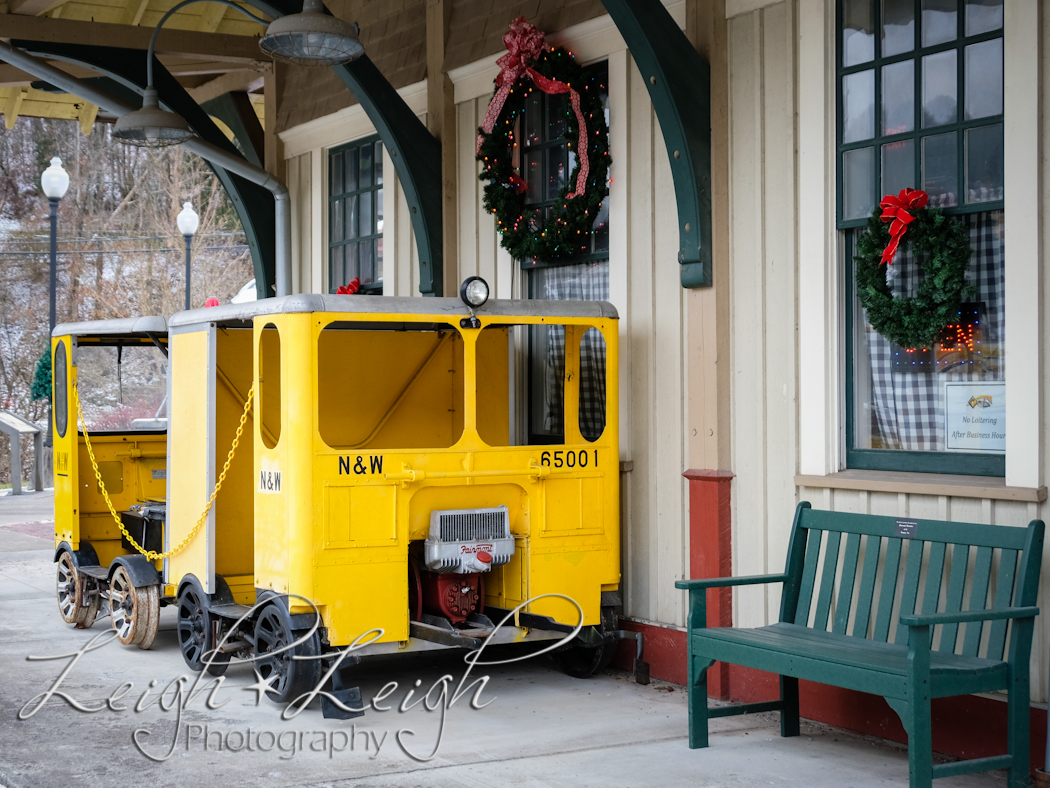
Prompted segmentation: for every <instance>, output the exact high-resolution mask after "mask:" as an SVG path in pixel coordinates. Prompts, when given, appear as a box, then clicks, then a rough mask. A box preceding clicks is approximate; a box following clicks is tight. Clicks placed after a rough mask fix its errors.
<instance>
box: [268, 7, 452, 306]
mask: <svg viewBox="0 0 1050 788" xmlns="http://www.w3.org/2000/svg"><path fill="white" fill-rule="evenodd" d="M247 2H248V4H249V5H251V6H254V7H255V8H257V9H258V10H260V11H262V12H263V13H265V14H267V15H269V16H271V17H273V18H275V19H276V18H277V17H279V16H287V15H288V14H295V13H298V12H299V11H301V10H302V2H300V0H247ZM325 12H326V13H330V12H329V11H328V10H327V9H325ZM331 68H332V70H333V71H334V72H335V73H336V75H337V76H338V77H339V79H340V80H342V82H343V84H344V85H346V87H347V89H348V90H349V91H350V92H351V93H352V94H353V95H354V98H356V99H357V100H358V102H360V104H361V107H362V108H363V109H364V111H365V114H366V115H368V119H369V120H370V121H371V122H372V125H373V126H375V129H376V132H377V133H378V134H379V137H380V139H382V140H383V145H384V146H385V147H386V149H387V150H388V151H389V153H390V160H391V161H392V162H393V163H394V170H395V171H396V172H397V177H398V180H399V181H400V182H401V188H402V189H403V190H404V193H405V199H406V200H407V202H408V209H409V216H410V217H411V221H412V231H413V232H414V233H415V236H416V247H417V250H418V253H419V292H420V293H422V294H423V295H426V296H441V295H444V292H443V276H444V264H443V258H442V240H441V239H442V231H441V226H442V224H441V210H442V206H441V186H442V183H441V142H440V141H439V140H438V139H437V138H436V137H434V135H433V134H431V133H430V132H429V131H428V130H427V127H426V126H425V125H424V124H423V122H422V121H421V120H420V119H419V118H418V117H416V113H415V112H413V111H412V110H411V108H410V107H409V106H408V104H407V103H405V100H404V99H403V98H401V96H400V95H399V94H398V92H397V91H396V90H395V89H394V86H393V85H391V84H390V83H389V82H388V81H387V79H386V77H384V76H383V74H382V72H380V70H379V69H378V68H376V65H375V63H373V62H372V61H371V60H369V58H368V55H362V56H361V57H359V58H357V59H356V60H353V61H351V62H350V63H344V64H343V65H339V66H332V67H331Z"/></svg>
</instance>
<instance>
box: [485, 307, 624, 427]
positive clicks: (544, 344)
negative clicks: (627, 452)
mask: <svg viewBox="0 0 1050 788" xmlns="http://www.w3.org/2000/svg"><path fill="white" fill-rule="evenodd" d="M523 339H525V340H526V341H524V342H523V341H522V340H523ZM521 346H524V347H527V348H528V349H529V355H528V358H527V359H524V361H525V366H526V367H527V377H528V379H529V380H530V382H533V383H535V382H536V381H540V382H541V383H542V385H538V386H537V385H533V386H532V387H531V388H530V390H529V396H528V397H526V398H525V400H524V401H525V403H527V408H525V409H524V410H527V411H528V412H527V413H522V414H520V415H521V416H523V417H525V420H527V422H528V424H527V428H526V429H517V428H516V427H517V423H518V415H519V414H518V413H517V412H516V411H517V409H516V407H515V403H516V401H518V398H517V397H516V396H515V393H516V391H517V385H516V382H515V378H516V377H519V378H520V376H516V375H515V370H516V367H517V365H516V364H515V347H521ZM566 349H568V350H569V355H568V357H566ZM605 353H606V348H605V337H603V336H602V333H601V331H599V330H598V329H597V328H592V327H588V326H579V325H538V326H537V325H535V324H529V325H520V326H511V325H497V326H489V327H487V328H485V330H484V331H482V332H481V334H480V336H479V337H478V344H477V370H478V371H477V402H478V414H477V424H478V434H479V435H480V436H481V439H482V440H483V441H485V442H486V443H487V444H489V445H490V446H542V445H548V444H559V443H565V442H566V440H568V441H569V442H572V441H573V439H572V438H571V437H569V438H568V439H567V438H566V435H567V434H568V435H569V436H572V435H573V434H574V432H575V427H576V426H577V425H578V426H579V432H580V434H581V435H582V436H583V438H584V439H585V440H587V441H590V442H593V441H596V440H598V438H600V437H601V435H602V433H603V432H604V431H605V404H606V398H605ZM567 360H568V362H569V365H570V366H571V369H570V370H569V371H570V373H571V372H572V370H576V369H578V370H579V374H578V375H577V374H570V375H566V361H567ZM572 399H575V400H576V401H577V402H578V403H579V405H578V409H577V411H576V413H577V415H578V418H579V421H578V422H577V424H572V423H570V424H568V425H566V423H565V413H566V407H565V403H566V402H567V401H570V400H572ZM567 427H568V429H567Z"/></svg>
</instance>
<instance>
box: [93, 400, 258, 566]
mask: <svg viewBox="0 0 1050 788" xmlns="http://www.w3.org/2000/svg"><path fill="white" fill-rule="evenodd" d="M254 396H255V384H254V383H252V387H251V388H250V389H248V399H247V401H246V402H245V403H244V412H243V413H242V414H241V422H240V424H238V425H237V434H236V435H234V436H233V445H232V446H230V453H229V454H228V455H226V464H225V465H223V466H222V473H220V474H219V479H218V481H217V482H215V491H214V492H213V493H212V494H211V498H209V499H208V505H207V506H205V507H204V511H203V512H201V516H200V519H198V520H197V524H196V525H195V526H193V530H192V531H190V532H189V534H188V535H187V536H186V538H185V539H183V540H182V543H181V544H179V546H178V547H175V548H174V549H172V550H168V551H167V552H166V553H158V552H156V551H155V550H144V549H143V548H142V547H141V546H140V545H139V543H138V542H136V541H135V539H134V537H132V535H131V534H129V533H128V531H127V529H126V528H125V527H124V523H123V522H121V519H120V515H119V514H117V510H116V509H114V508H113V502H112V501H111V500H110V499H109V493H108V492H106V485H105V484H103V483H102V473H101V472H100V471H99V469H98V461H97V460H96V459H95V452H94V451H92V450H91V436H90V435H88V431H87V421H86V420H85V419H84V411H82V410H81V409H80V395H79V393H78V392H77V386H76V384H74V385H73V402H74V404H75V405H76V406H77V416H78V417H79V418H80V423H81V424H83V425H84V428H83V432H84V445H85V446H87V452H88V457H90V458H91V467H92V468H94V469H95V478H96V479H97V480H98V488H99V489H100V490H101V491H102V497H103V498H105V499H106V506H108V507H109V513H110V514H111V515H113V521H114V522H115V523H116V524H117V527H118V528H120V532H121V533H122V534H124V537H125V538H126V539H127V540H128V542H130V543H131V546H132V547H134V548H135V549H136V550H138V552H140V553H142V555H144V556H146V559H147V560H149V561H155V560H157V559H158V558H168V557H169V556H173V555H175V554H176V553H178V552H181V551H182V550H183V548H185V547H186V545H188V544H189V543H190V540H191V539H193V537H194V536H196V535H197V531H199V530H200V529H201V526H202V525H204V521H205V519H207V517H208V512H210V511H211V507H212V504H214V503H215V496H217V495H218V494H219V490H221V489H222V483H223V481H225V479H226V472H227V471H228V470H230V463H231V462H233V455H234V454H235V453H236V451H237V445H238V444H239V443H240V442H241V433H242V432H244V423H245V422H246V421H247V420H248V411H250V410H251V409H252V398H253V397H254ZM169 428H170V424H169ZM165 525H167V523H165Z"/></svg>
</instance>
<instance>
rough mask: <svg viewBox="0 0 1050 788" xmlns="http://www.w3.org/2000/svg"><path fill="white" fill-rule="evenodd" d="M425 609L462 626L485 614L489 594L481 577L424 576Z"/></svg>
mask: <svg viewBox="0 0 1050 788" xmlns="http://www.w3.org/2000/svg"><path fill="white" fill-rule="evenodd" d="M419 574H420V581H421V583H420V584H421V585H422V587H423V589H422V590H423V608H424V609H425V610H426V611H427V612H428V613H433V614H434V615H438V616H445V617H446V618H447V619H448V620H449V621H451V622H452V623H453V624H461V623H463V622H464V621H466V620H467V616H469V615H470V614H471V613H482V612H484V610H485V598H484V595H485V590H484V584H483V583H482V579H481V575H480V574H470V575H457V574H451V573H448V574H438V573H437V572H425V571H424V572H420V573H419Z"/></svg>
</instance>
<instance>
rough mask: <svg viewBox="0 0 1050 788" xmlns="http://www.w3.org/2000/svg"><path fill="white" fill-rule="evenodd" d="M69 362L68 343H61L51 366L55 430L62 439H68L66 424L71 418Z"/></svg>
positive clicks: (56, 347) (56, 348)
mask: <svg viewBox="0 0 1050 788" xmlns="http://www.w3.org/2000/svg"><path fill="white" fill-rule="evenodd" d="M68 365H69V360H68V357H67V356H66V343H65V342H59V343H58V345H56V346H55V360H54V363H53V364H52V365H51V368H52V369H53V370H54V372H55V374H54V392H53V395H52V400H51V401H52V402H53V403H54V407H53V408H52V410H53V412H54V417H55V429H57V430H58V436H59V437H60V438H64V437H66V423H67V420H68V417H69V400H68V399H67V398H66V376H67V374H68Z"/></svg>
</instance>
